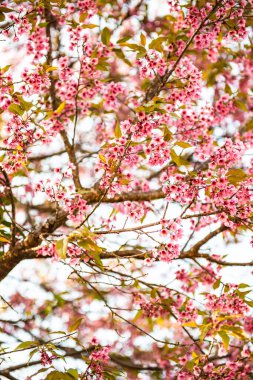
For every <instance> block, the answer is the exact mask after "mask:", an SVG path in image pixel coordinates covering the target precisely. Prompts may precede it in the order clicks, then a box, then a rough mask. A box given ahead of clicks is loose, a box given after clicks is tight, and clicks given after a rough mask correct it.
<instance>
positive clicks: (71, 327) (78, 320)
mask: <svg viewBox="0 0 253 380" xmlns="http://www.w3.org/2000/svg"><path fill="white" fill-rule="evenodd" d="M82 320H83V318H78V319H77V320H76V321H75V322H74V323H72V325H70V326H69V328H68V331H69V332H70V333H72V332H73V331H76V330H77V329H78V327H79V326H80V324H81V322H82Z"/></svg>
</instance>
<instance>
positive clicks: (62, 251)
mask: <svg viewBox="0 0 253 380" xmlns="http://www.w3.org/2000/svg"><path fill="white" fill-rule="evenodd" d="M55 247H56V251H57V254H58V256H59V257H60V258H61V259H62V260H65V259H66V256H67V247H68V239H67V238H65V239H61V240H57V241H56V242H55Z"/></svg>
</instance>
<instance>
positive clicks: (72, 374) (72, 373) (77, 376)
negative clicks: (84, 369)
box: [67, 368, 79, 380]
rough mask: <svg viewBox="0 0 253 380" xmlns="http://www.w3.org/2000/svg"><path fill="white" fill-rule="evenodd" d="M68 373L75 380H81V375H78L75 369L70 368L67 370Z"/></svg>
mask: <svg viewBox="0 0 253 380" xmlns="http://www.w3.org/2000/svg"><path fill="white" fill-rule="evenodd" d="M67 373H69V374H70V375H71V376H73V378H74V379H75V380H78V379H79V375H78V371H77V369H74V368H70V369H68V370H67Z"/></svg>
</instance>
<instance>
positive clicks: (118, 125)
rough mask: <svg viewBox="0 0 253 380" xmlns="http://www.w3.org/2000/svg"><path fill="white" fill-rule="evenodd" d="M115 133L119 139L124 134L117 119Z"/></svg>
mask: <svg viewBox="0 0 253 380" xmlns="http://www.w3.org/2000/svg"><path fill="white" fill-rule="evenodd" d="M114 135H115V137H116V138H117V139H119V138H120V137H121V136H122V132H121V129H120V123H119V120H117V121H116V126H115V129H114Z"/></svg>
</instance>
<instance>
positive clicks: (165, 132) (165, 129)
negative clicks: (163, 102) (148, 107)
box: [163, 125, 172, 141]
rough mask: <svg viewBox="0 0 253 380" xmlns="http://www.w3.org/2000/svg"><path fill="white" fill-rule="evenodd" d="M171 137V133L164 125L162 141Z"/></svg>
mask: <svg viewBox="0 0 253 380" xmlns="http://www.w3.org/2000/svg"><path fill="white" fill-rule="evenodd" d="M171 138H172V133H171V131H170V130H169V128H168V127H167V126H166V125H165V126H164V128H163V139H164V141H170V140H171Z"/></svg>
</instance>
